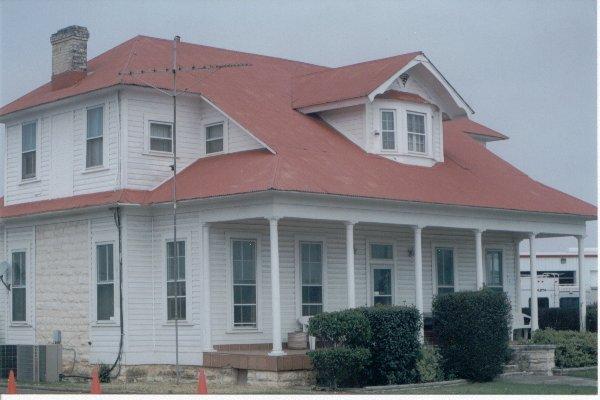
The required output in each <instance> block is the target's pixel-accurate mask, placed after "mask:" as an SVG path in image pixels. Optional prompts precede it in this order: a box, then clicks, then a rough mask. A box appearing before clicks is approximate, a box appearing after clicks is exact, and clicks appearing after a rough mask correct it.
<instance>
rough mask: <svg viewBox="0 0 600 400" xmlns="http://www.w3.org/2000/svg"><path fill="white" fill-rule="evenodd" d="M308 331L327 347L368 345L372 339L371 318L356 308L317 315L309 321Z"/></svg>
mask: <svg viewBox="0 0 600 400" xmlns="http://www.w3.org/2000/svg"><path fill="white" fill-rule="evenodd" d="M308 333H309V334H310V335H312V336H315V337H317V338H318V339H319V340H320V341H321V342H322V343H323V344H324V345H325V347H340V346H345V347H367V346H368V344H369V342H370V341H371V328H370V327H369V320H368V319H367V318H366V317H365V316H364V314H363V313H361V312H359V311H358V310H356V309H351V310H343V311H336V312H329V313H322V314H318V315H315V316H313V317H311V319H310V321H309V323H308Z"/></svg>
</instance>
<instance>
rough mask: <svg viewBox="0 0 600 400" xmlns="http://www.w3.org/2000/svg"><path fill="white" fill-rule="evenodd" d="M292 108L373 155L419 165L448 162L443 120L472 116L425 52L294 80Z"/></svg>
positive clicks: (355, 65)
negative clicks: (315, 116) (325, 123)
mask: <svg viewBox="0 0 600 400" xmlns="http://www.w3.org/2000/svg"><path fill="white" fill-rule="evenodd" d="M292 107H294V108H295V109H296V110H297V111H300V112H302V113H305V114H318V115H319V116H320V117H321V118H322V119H323V120H325V121H326V122H327V123H329V124H330V125H331V126H332V127H333V128H335V129H336V130H338V131H339V132H340V133H342V134H343V135H345V136H346V137H347V138H349V139H350V140H352V141H353V142H354V143H355V144H357V145H359V146H360V147H362V148H363V149H364V150H365V151H367V152H369V153H375V154H379V155H382V156H384V157H387V158H390V159H392V160H395V161H397V162H401V163H406V164H413V165H420V166H433V165H435V164H436V163H437V162H442V161H443V160H444V149H443V124H442V121H446V120H452V119H455V118H466V116H467V115H468V114H471V113H473V109H472V108H471V107H470V106H469V104H468V103H467V102H466V101H465V100H464V99H463V98H462V97H461V96H460V94H459V93H458V92H457V91H456V90H455V89H454V88H453V87H452V85H450V83H449V82H448V81H447V80H446V78H444V76H443V75H442V74H441V73H440V72H439V70H438V69H437V68H436V67H435V66H434V65H433V64H432V63H431V61H430V60H429V59H428V58H427V57H426V56H425V55H424V54H423V53H420V52H419V53H410V54H405V55H401V56H396V57H391V58H386V59H381V60H375V61H369V62H365V63H360V64H353V65H349V66H344V67H339V68H333V69H327V70H325V71H319V72H315V73H312V74H307V75H303V76H299V77H294V78H293V84H292Z"/></svg>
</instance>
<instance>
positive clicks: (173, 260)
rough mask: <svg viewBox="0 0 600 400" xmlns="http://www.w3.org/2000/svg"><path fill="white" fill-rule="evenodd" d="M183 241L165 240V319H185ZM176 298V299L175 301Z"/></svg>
mask: <svg viewBox="0 0 600 400" xmlns="http://www.w3.org/2000/svg"><path fill="white" fill-rule="evenodd" d="M185 283H186V282H185V241H183V240H182V241H177V254H175V245H174V242H172V241H171V242H167V319H168V320H169V321H170V320H174V319H175V316H177V319H179V320H185V319H186V290H185ZM175 299H177V301H175Z"/></svg>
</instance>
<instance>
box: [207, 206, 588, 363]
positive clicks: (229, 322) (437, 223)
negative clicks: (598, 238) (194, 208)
mask: <svg viewBox="0 0 600 400" xmlns="http://www.w3.org/2000/svg"><path fill="white" fill-rule="evenodd" d="M355 203H356V201H355ZM411 208H413V209H412V210H411ZM433 211H436V212H433V213H432V210H431V209H430V210H425V209H424V207H421V206H414V205H412V206H410V207H405V208H402V209H399V208H397V207H394V206H393V205H392V204H384V205H383V206H381V207H379V208H378V209H376V210H370V209H369V208H368V207H366V206H363V207H356V205H355V204H354V205H350V204H346V205H345V206H342V205H337V206H335V207H331V206H327V204H319V205H317V206H315V205H310V206H309V205H298V204H289V203H288V204H285V206H283V205H281V204H280V205H277V204H276V203H275V204H261V205H257V206H256V209H255V210H252V209H249V208H248V207H246V208H244V210H243V211H240V210H239V209H238V210H235V211H232V212H231V213H230V215H226V214H228V213H221V212H218V213H217V212H214V213H206V214H205V215H203V216H202V217H201V220H202V227H203V228H202V233H203V235H202V236H203V249H204V251H202V254H203V261H202V263H203V265H202V270H203V271H204V272H203V278H205V279H203V282H204V283H203V285H204V286H203V288H202V289H203V290H202V291H203V298H202V300H203V311H204V310H205V311H206V313H205V314H204V312H203V314H204V318H205V320H204V321H203V324H202V326H203V328H202V329H203V351H204V358H205V361H204V362H205V363H207V362H209V363H210V362H211V361H209V360H212V358H211V356H207V354H208V353H212V352H216V351H218V352H219V353H223V349H225V348H227V347H224V346H236V345H238V346H239V345H254V346H257V345H260V346H262V347H261V351H264V355H266V354H268V355H269V356H270V357H280V356H283V355H285V354H288V353H289V350H288V349H286V342H287V334H288V333H289V332H294V331H298V330H300V329H302V322H305V320H306V317H310V315H314V314H316V313H319V312H323V311H334V310H340V309H344V308H353V307H359V306H365V305H374V304H394V305H415V306H416V307H417V308H418V309H419V310H420V311H421V313H423V314H424V315H425V316H427V315H430V312H431V303H432V299H433V297H434V296H435V295H437V294H439V293H447V292H451V291H460V290H476V289H480V288H482V287H484V286H491V287H494V288H496V289H498V290H504V291H505V292H506V293H507V295H508V297H509V299H510V301H511V304H512V306H513V324H514V325H515V327H518V326H519V325H522V323H521V321H522V315H521V313H520V310H521V306H522V305H521V304H519V295H518V294H519V293H520V273H519V265H518V255H519V244H520V242H521V241H522V240H525V239H528V240H529V241H530V242H531V244H532V246H531V248H532V254H533V255H534V257H532V259H533V260H535V248H536V242H537V240H538V238H541V237H546V236H560V235H576V236H577V237H579V238H581V237H582V236H581V232H583V231H584V229H585V225H583V228H581V226H575V225H574V226H568V225H565V224H563V223H559V222H556V221H552V218H549V219H550V221H544V219H543V218H539V220H536V219H535V218H532V219H529V220H527V221H523V220H520V219H518V218H516V219H512V220H511V219H508V218H506V217H505V216H503V215H502V213H499V212H491V211H487V212H482V211H481V210H476V209H470V210H463V212H447V210H444V209H442V208H438V209H437V210H433ZM256 213H259V214H261V216H258V215H256ZM580 246H582V243H581V240H580ZM206 250H207V251H206ZM533 281H534V284H535V280H533ZM536 306H537V303H536V302H534V304H533V307H532V319H533V321H532V326H531V327H532V329H537V324H536V322H537V320H536V315H537V310H536V309H537V307H536ZM519 319H521V320H519ZM265 344H268V345H269V350H268V351H266V350H265V349H264V346H265ZM231 348H232V347H228V348H227V349H229V350H227V352H229V353H230V352H231V350H230V349H231ZM227 352H226V353H227Z"/></svg>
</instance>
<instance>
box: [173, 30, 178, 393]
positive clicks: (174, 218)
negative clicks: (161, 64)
mask: <svg viewBox="0 0 600 400" xmlns="http://www.w3.org/2000/svg"><path fill="white" fill-rule="evenodd" d="M177 43H179V36H175V39H174V40H173V166H172V169H173V256H174V257H175V260H174V261H175V262H174V264H175V373H176V376H177V384H179V325H178V320H179V300H178V295H179V286H178V282H177V281H178V278H179V254H178V253H179V246H177Z"/></svg>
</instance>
